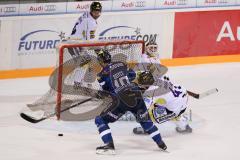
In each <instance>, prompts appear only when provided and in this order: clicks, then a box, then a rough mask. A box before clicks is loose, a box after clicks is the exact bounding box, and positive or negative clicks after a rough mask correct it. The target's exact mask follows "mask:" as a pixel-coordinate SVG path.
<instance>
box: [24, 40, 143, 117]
mask: <svg viewBox="0 0 240 160" xmlns="http://www.w3.org/2000/svg"><path fill="white" fill-rule="evenodd" d="M99 49H107V50H108V51H109V53H110V54H111V55H112V61H113V62H114V61H122V62H127V64H129V66H134V64H135V63H140V62H141V55H142V53H143V52H144V42H143V41H111V42H109V41H104V42H82V43H80V42H79V41H66V42H62V43H61V44H59V45H58V47H57V48H56V53H57V54H58V56H57V57H58V59H57V63H56V67H55V70H54V72H53V74H52V75H51V76H50V78H49V84H50V87H51V88H50V90H49V91H48V92H47V93H46V94H44V95H43V96H42V97H40V98H39V99H38V100H36V101H35V102H34V103H32V104H28V107H29V108H32V109H33V108H41V109H43V110H44V111H45V112H53V111H55V110H56V112H57V114H56V115H57V118H58V119H60V115H61V114H60V111H61V107H62V105H64V103H65V104H68V102H72V101H76V100H80V99H86V98H87V97H85V96H82V95H79V94H77V92H78V91H77V86H76V84H75V82H76V81H77V82H79V83H78V84H80V85H81V86H84V87H87V88H88V87H89V88H93V89H95V90H99V89H100V86H99V84H98V82H97V79H96V78H97V73H99V72H100V70H101V66H100V65H99V64H98V61H97V59H96V57H97V56H96V53H95V51H96V50H99ZM83 57H84V58H83ZM79 59H80V61H81V62H80V63H79V61H78V60H79ZM84 61H86V63H84ZM79 64H80V65H79ZM69 104H70V103H69Z"/></svg>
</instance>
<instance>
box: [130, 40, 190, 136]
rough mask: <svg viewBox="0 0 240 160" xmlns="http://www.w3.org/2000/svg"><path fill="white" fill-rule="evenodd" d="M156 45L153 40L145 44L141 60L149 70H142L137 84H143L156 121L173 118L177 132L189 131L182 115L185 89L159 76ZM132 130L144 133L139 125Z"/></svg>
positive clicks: (151, 112) (186, 120) (185, 101)
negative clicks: (144, 51)
mask: <svg viewBox="0 0 240 160" xmlns="http://www.w3.org/2000/svg"><path fill="white" fill-rule="evenodd" d="M157 47H158V46H157V44H156V43H154V42H150V43H148V44H147V45H146V53H145V54H143V57H142V58H143V59H142V62H143V63H145V64H147V65H145V68H146V67H147V70H149V72H142V73H140V74H139V76H138V78H137V81H138V84H140V85H143V88H144V89H145V92H144V95H143V96H144V99H145V103H146V106H147V107H148V112H149V115H150V117H151V119H152V120H153V121H154V122H156V123H164V122H166V121H169V120H172V119H174V121H175V122H176V131H177V132H179V133H191V132H192V128H191V127H190V126H189V124H188V117H186V116H183V115H182V113H184V112H185V110H186V108H187V102H188V94H187V90H186V89H185V88H183V87H182V86H178V85H174V84H173V83H172V82H171V81H170V79H169V77H167V76H163V77H162V78H159V76H162V75H160V74H162V73H161V71H160V70H161V68H160V67H161V66H160V65H158V64H160V61H159V58H158V57H157V54H156V53H157ZM155 71H156V72H155ZM154 72H155V74H154ZM152 73H153V74H152ZM156 77H157V79H156ZM153 82H156V83H155V85H152V83H153ZM149 85H151V86H149ZM144 86H145V87H144ZM133 132H134V133H135V134H144V133H145V132H144V131H143V129H142V128H141V127H136V128H134V129H133Z"/></svg>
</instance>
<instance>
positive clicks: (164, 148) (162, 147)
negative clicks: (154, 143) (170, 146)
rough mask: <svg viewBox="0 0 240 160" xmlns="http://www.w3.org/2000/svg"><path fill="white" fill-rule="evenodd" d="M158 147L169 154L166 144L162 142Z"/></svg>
mask: <svg viewBox="0 0 240 160" xmlns="http://www.w3.org/2000/svg"><path fill="white" fill-rule="evenodd" d="M158 147H159V148H160V149H161V150H162V151H166V152H167V146H166V144H165V143H164V142H163V141H162V142H160V143H159V144H158Z"/></svg>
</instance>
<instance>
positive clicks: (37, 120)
mask: <svg viewBox="0 0 240 160" xmlns="http://www.w3.org/2000/svg"><path fill="white" fill-rule="evenodd" d="M90 100H92V98H88V99H85V100H83V101H80V102H78V103H75V104H73V105H71V106H69V107H67V108H65V109H63V110H61V111H60V113H62V112H65V111H67V110H69V109H71V108H74V107H76V106H78V105H81V104H83V103H86V102H88V101H90ZM56 114H57V113H56V112H54V113H51V114H49V115H46V116H44V117H42V118H40V119H36V118H34V117H32V116H29V115H27V114H25V113H20V116H21V117H22V118H23V119H25V120H26V121H28V122H31V123H38V122H41V121H43V120H45V119H48V118H50V117H53V116H55V115H56Z"/></svg>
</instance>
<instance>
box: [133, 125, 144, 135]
mask: <svg viewBox="0 0 240 160" xmlns="http://www.w3.org/2000/svg"><path fill="white" fill-rule="evenodd" d="M133 133H134V134H138V135H145V134H147V132H145V131H144V129H143V128H142V127H135V128H133Z"/></svg>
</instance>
